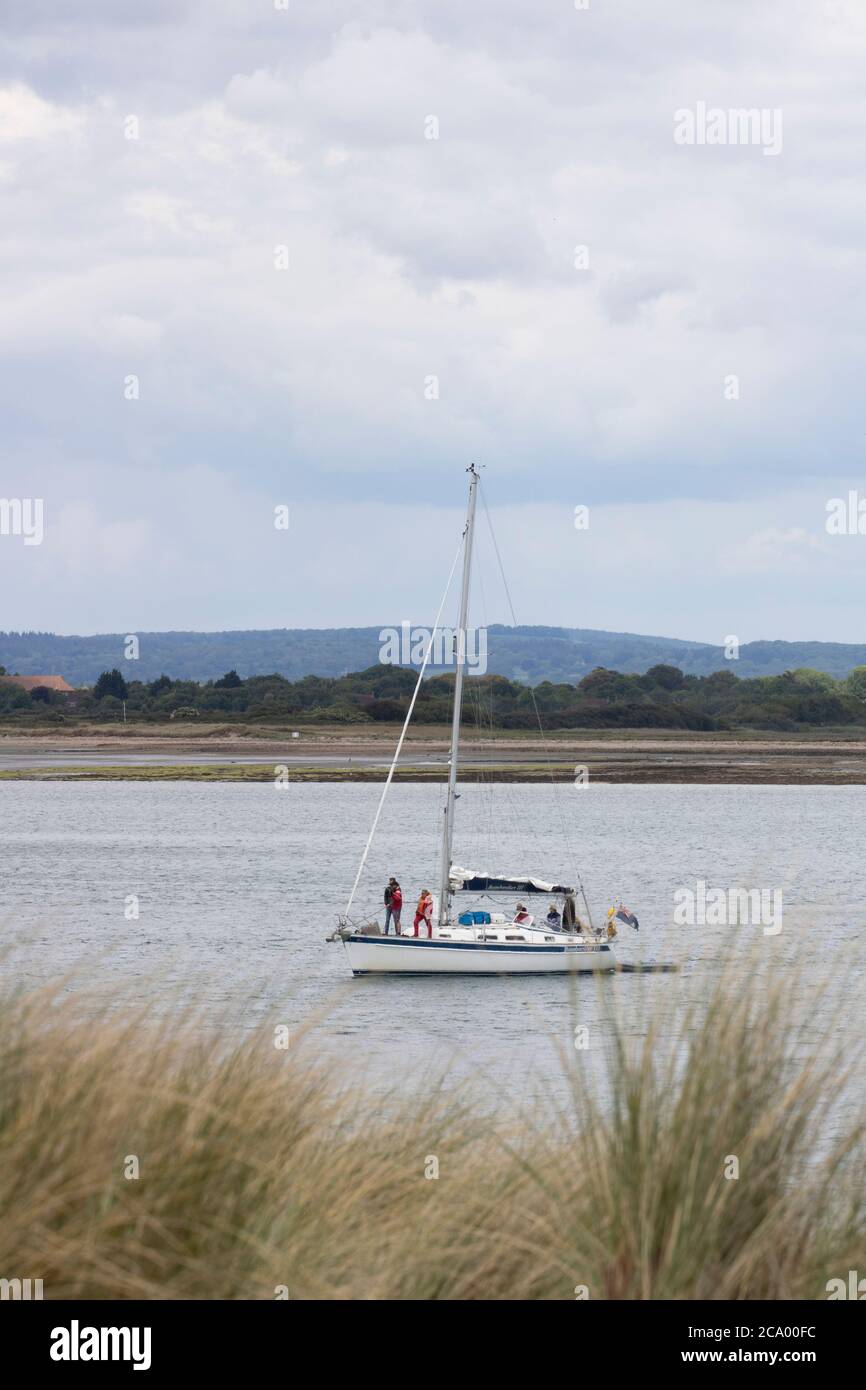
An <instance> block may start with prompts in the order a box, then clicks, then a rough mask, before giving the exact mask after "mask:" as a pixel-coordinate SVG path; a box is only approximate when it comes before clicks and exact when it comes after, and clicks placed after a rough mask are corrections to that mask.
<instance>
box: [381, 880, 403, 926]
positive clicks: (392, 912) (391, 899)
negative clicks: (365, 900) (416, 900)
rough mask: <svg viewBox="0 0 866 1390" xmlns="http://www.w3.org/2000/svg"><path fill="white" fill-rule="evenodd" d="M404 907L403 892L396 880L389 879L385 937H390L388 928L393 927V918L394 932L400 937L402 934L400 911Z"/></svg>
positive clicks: (386, 893)
mask: <svg viewBox="0 0 866 1390" xmlns="http://www.w3.org/2000/svg"><path fill="white" fill-rule="evenodd" d="M402 907H403V891H402V889H401V887H400V885H399V883H398V882H397V880H396V878H389V879H388V887H387V888H386V889H385V935H386V936H387V935H388V928H389V927H390V925H391V918H392V917H393V918H394V930H395V932H396V933H397V935H398V936H400V935H401V932H400V911H401V909H402Z"/></svg>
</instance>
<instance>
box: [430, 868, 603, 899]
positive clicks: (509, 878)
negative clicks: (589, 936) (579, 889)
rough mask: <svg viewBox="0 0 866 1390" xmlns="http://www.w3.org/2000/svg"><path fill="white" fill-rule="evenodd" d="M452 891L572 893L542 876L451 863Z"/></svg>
mask: <svg viewBox="0 0 866 1390" xmlns="http://www.w3.org/2000/svg"><path fill="white" fill-rule="evenodd" d="M450 883H451V892H452V893H548V894H549V893H574V892H575V891H576V890H575V889H574V888H568V887H566V886H565V884H562V883H547V882H546V881H545V880H544V879H543V878H530V877H528V876H526V875H521V874H516V875H513V874H490V873H484V872H482V871H481V870H478V869H461V868H460V866H459V865H457V864H452V865H451V874H450Z"/></svg>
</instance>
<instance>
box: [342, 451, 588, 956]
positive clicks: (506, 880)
mask: <svg viewBox="0 0 866 1390" xmlns="http://www.w3.org/2000/svg"><path fill="white" fill-rule="evenodd" d="M467 472H468V474H469V502H468V507H467V513H466V525H465V527H464V530H463V533H462V537H461V545H460V548H459V549H458V552H457V555H456V556H455V559H454V565H452V569H451V576H449V580H448V584H447V585H446V589H445V595H443V599H442V604H440V607H439V613H438V614H437V618H436V622H435V624H434V627H433V634H435V632H436V630H437V629H438V626H439V621H440V619H441V615H442V608H443V606H444V603H445V598H446V597H447V594H448V591H449V589H450V584H451V577H453V573H454V569H455V567H456V564H457V560H458V558H459V555H460V549H462V551H463V578H462V584H461V590H460V609H459V619H458V626H457V629H456V634H455V636H456V642H455V654H456V677H455V683H454V710H453V715H452V723H451V753H450V759H449V766H448V791H447V795H446V798H445V807H444V815H443V823H442V846H441V854H440V882H439V892H438V896H437V898H436V899H435V900H434V901H435V914H434V915H435V917H436V921H435V924H433V923H432V922H431V928H432V930H431V934H430V935H429V936H428V935H426V934H424V935H421V936H414V935H413V936H408V935H406V933H405V931H404V933H403V934H402V935H396V934H395V935H393V936H389V935H387V933H383V932H382V931H381V928H380V927H379V924H378V923H377V922H373V923H371V922H365V923H360V922H356V921H355V920H353V918H352V904H353V901H354V898H355V893H356V891H357V888H358V884H359V883H360V880H361V875H362V873H363V871H364V866H365V864H366V861H367V856H368V854H369V852H370V846H371V845H372V842H373V836H374V835H375V832H376V827H377V825H378V821H379V816H380V814H381V811H382V807H383V805H384V802H385V796H386V794H387V791H388V788H389V786H390V784H391V780H392V778H393V775H394V769H395V767H396V765H397V761H398V759H399V756H400V751H401V749H402V746H403V740H404V738H405V735H406V730H407V728H408V727H409V723H410V721H411V718H412V712H413V709H414V706H415V700H416V698H417V695H418V691H419V690H420V688H421V682H422V680H423V678H424V673H425V670H426V668H427V664H428V661H429V658H430V652H431V649H432V645H433V635H432V634H431V639H430V643H429V645H428V647H427V652H426V655H425V658H424V662H423V665H422V667H421V670H420V673H419V676H418V682H417V684H416V687H415V693H414V695H413V696H412V700H411V703H410V705H409V710H408V713H407V715H406V720H405V723H404V725H403V729H402V732H401V734H400V739H399V741H398V743H397V749H396V752H395V754H394V759H393V761H392V763H391V767H390V770H389V772H388V777H387V780H386V782H385V786H384V788H383V791H382V795H381V798H380V801H379V807H378V810H377V812H376V816H375V819H374V821H373V827H372V829H371V831H370V835H369V838H368V840H367V845H366V848H365V850H364V853H363V855H362V857H361V863H360V865H359V867H358V872H357V874H356V877H355V882H354V885H353V888H352V891H351V893H350V895H349V901H348V904H347V906H346V910H345V912H344V913H342V914H341V916H340V917H339V919H338V927H337V930H336V931H335V932H334V933H333V934H332V936H330V937H329V938H328V939H329V940H331V941H336V940H339V941H342V943H343V946H344V947H345V951H346V955H347V956H348V960H349V965H350V967H351V970H352V973H353V975H381V974H401V975H535V974H543V975H554V974H555V975H560V974H573V973H578V972H580V973H583V972H590V971H592V972H596V971H610V970H613V969H615V961H614V955H613V951H612V949H611V941H610V937H611V936H613V935H615V933H616V929H615V927H613V926H607V927H606V928H604V929H593V927H592V923H591V917H590V913H589V905H588V903H587V901H586V895H585V893H584V892H583V887H582V884H580V883H578V884H576V885H573V886H572V885H568V884H563V883H557V882H555V881H548V880H546V879H543V878H536V877H533V876H530V875H526V874H517V875H515V874H499V873H490V872H488V871H480V870H469V869H465V868H462V867H460V866H458V865H454V864H453V863H452V858H451V856H452V846H453V839H454V815H455V807H456V802H457V799H458V792H457V778H458V771H459V758H460V719H461V713H462V704H463V685H464V677H465V674H466V651H467V619H468V612H469V588H470V580H471V575H472V548H473V541H474V535H475V506H476V500H477V491H478V483H479V474H478V472H477V470H476V468H475V465H474V464H471V465H470V466H469V468H468V469H467ZM578 892H579V893H580V894H581V897H582V899H583V904H584V908H585V912H586V919H585V920H582V919H581V918H580V916H579V914H578V912H577V909H576V896H577V893H578ZM464 894H465V895H466V898H467V906H466V907H465V908H460V907H458V906H457V899H458V897H462V896H463V895H464ZM515 895H516V896H517V897H518V899H519V910H517V911H516V912H514V913H513V914H509V913H506V912H504V911H497V910H495V903H496V902H497V900H499V899H500V898H504V899H506V900H508V901H511V902H513V901H514V898H515ZM533 895H537V896H538V897H544V898H545V899H548V900H549V899H551V898H553V899H554V900H557V901H560V900H561V902H562V905H563V912H562V917H561V919H560V924H554V925H551V924H550V923H549V921H548V920H547V919H545V920H544V921H540V922H538V921H537V920H536V917H535V915H534V914H533V913H532V912H531V911H529V910H528V909H527V908H526V907H525V905H524V903H523V901H522V900H523V898H526V899H527V900H529V901H531V899H532V897H533ZM431 896H432V895H431ZM472 902H474V904H475V905H474V906H470V905H469V904H470V903H472ZM490 904H493V905H494V906H493V907H490V906H489V905H490ZM613 912H614V910H613V909H611V912H610V913H609V914H608V921H609V922H610V921H611V920H612V916H613ZM562 923H565V924H566V925H565V926H563V925H562ZM423 930H424V929H423V927H422V931H423Z"/></svg>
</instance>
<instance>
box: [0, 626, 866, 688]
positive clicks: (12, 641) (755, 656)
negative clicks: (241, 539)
mask: <svg viewBox="0 0 866 1390" xmlns="http://www.w3.org/2000/svg"><path fill="white" fill-rule="evenodd" d="M396 626H397V627H398V628H399V623H398V624H396ZM383 630H387V629H385V628H384V626H383V625H380V626H378V627H349V628H319V629H315V628H281V629H272V630H270V631H246V632H139V633H138V634H137V635H136V634H124V633H119V632H116V633H101V634H99V635H97V636H91V637H60V636H57V635H56V634H54V633H50V632H0V665H3V666H5V667H6V669H7V670H8V671H20V672H21V674H22V675H49V674H54V675H62V676H65V678H66V680H68V681H69V683H70V685H92V684H93V682H94V681H95V680H96V679H97V677H98V676H99V673H100V671H110V670H111V668H112V667H113V666H119V667H121V669H122V670H124V671H126V670H127V669H128V667H129V664H130V663H128V662H127V661H126V660H124V658H125V656H126V654H127V649H128V646H129V642H130V637H131V636H133V635H134V636H135V641H136V644H137V658H136V661H135V674H136V676H137V677H138V678H139V679H140V680H143V681H149V682H150V681H154V680H155V679H156V678H157V677H158V676H159V675H160V673H161V672H162V671H170V672H171V673H172V675H173V676H174V677H176V678H178V679H180V680H186V681H213V680H216V679H217V678H218V677H220V676H221V675H222V673H223V672H224V671H228V670H231V669H234V670H236V671H239V672H240V674H241V675H242V676H251V675H253V674H254V673H255V672H257V671H276V672H278V673H279V674H280V675H282V676H285V677H286V679H287V680H291V681H298V680H301V679H302V678H303V677H304V676H308V675H310V674H311V673H312V672H316V673H317V674H318V675H320V676H343V675H345V674H346V673H347V672H349V671H363V670H365V669H366V668H367V667H369V666H372V665H373V664H374V663H377V662H378V661H380V660H381V656H382V645H383V636H382V633H383ZM485 631H486V634H487V646H488V657H487V670H488V671H489V672H490V673H491V674H496V675H499V676H507V677H508V679H509V680H512V681H520V682H521V683H522V684H524V685H538V684H539V682H540V681H553V682H554V683H555V684H561V683H564V684H567V685H574V684H576V682H578V681H580V680H582V679H583V677H584V676H588V675H589V674H590V672H591V671H594V670H595V668H596V667H597V666H604V667H606V668H607V669H608V670H611V671H623V672H626V673H630V674H633V675H643V674H644V673H645V672H647V671H649V670H650V668H651V667H653V666H659V665H671V666H677V667H679V669H680V670H681V671H683V672H684V673H685V674H686V675H691V676H709V675H712V673H713V671H718V670H724V669H725V668H726V667H727V665H728V661H727V660H726V657H729V656H730V651H729V650H727V649H726V648H724V647H722V646H718V645H712V644H710V643H706V642H688V641H684V640H682V639H678V638H673V637H647V636H639V635H637V634H635V633H627V632H605V631H599V630H595V629H592V628H576V627H575V628H566V627H539V626H524V627H503V626H502V625H501V624H498V623H493V624H491V625H490V626H489V627H487V628H486V629H485ZM864 662H866V644H859V645H856V644H853V643H843V642H776V641H772V642H771V641H758V642H743V643H741V644H740V647H739V651H738V660H737V661H736V663H735V667H734V669H735V670H736V672H737V674H738V675H739V676H742V677H746V676H749V677H751V676H780V675H782V674H783V673H784V672H785V671H792V670H796V669H798V668H799V667H804V666H807V667H809V668H810V669H814V670H816V671H826V672H827V674H828V675H831V676H835V677H836V679H837V680H842V679H844V677H845V676H847V675H848V674H849V672H850V671H851V670H853V668H854V667H855V666H859V665H861V664H862V663H864ZM430 674H431V675H434V674H437V673H436V672H435V671H433V670H431V672H430Z"/></svg>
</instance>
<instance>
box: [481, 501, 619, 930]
mask: <svg viewBox="0 0 866 1390" xmlns="http://www.w3.org/2000/svg"><path fill="white" fill-rule="evenodd" d="M478 485H479V491H480V493H481V502H482V505H483V507H484V515H485V516H486V517H487V526H488V529H489V531H490V539H491V540H492V542H493V549H494V552H495V554H496V560H497V563H498V565H499V573H500V575H501V576H502V583H503V586H504V588H505V597H506V599H507V601H508V608H509V611H510V613H511V621H512V623H513V624H514V626H515V627H517V625H518V624H517V614H516V613H515V611H514V604H513V603H512V601H511V590H510V589H509V587H508V580H507V579H506V577H505V566H504V565H503V563H502V556H501V555H500V553H499V544H498V542H497V540H496V533H495V531H494V530H493V520H492V518H491V516H490V508H489V507H488V505H487V495H486V493H485V491H484V484H483V482H482V480H481V478H479V479H478ZM529 695H530V698H531V700H532V708H533V709H534V710H535V718H536V721H537V723H538V731H539V733H540V734H541V745H542V753H543V756H544V761H545V764H546V767H547V775H548V777H549V778H550V785H551V787H552V788H553V789H554V798H553V799H554V802H555V803H556V808H557V811H558V813H559V819H560V823H561V825H562V829H563V833H564V836H565V840H566V844H568V845H569V846H573V843H574V842H573V840H572V838H571V835H570V834H569V832H568V827H567V825H566V822H565V817H564V815H563V814H562V805H561V802H560V799H559V797H558V796H557V794H556V783H555V782H554V778H553V769H552V767H551V762H550V755H549V753H548V751H547V741H546V739H545V736H544V725H543V724H542V722H541V713H540V711H539V708H538V702H537V700H536V698H535V691H534V689H533V688H532V686H531V685H530V686H529ZM571 855H572V860H573V863H574V870H575V873H576V875H577V884H578V887H579V889H580V895H581V897H582V898H583V905H584V907H585V908H586V913H587V916H588V917H589V925H590V927H591V926H592V914H591V912H590V910H589V903H588V902H587V898H586V890H585V889H584V886H583V879H582V877H581V873H580V869H579V868H578V864H577V857H576V855H575V853H574V849H573V847H572V848H571Z"/></svg>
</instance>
